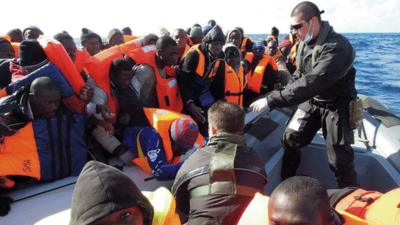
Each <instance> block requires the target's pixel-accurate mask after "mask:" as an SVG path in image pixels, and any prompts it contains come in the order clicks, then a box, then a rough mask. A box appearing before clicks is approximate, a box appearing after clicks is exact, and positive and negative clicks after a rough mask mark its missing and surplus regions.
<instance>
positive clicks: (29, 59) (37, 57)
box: [19, 40, 47, 66]
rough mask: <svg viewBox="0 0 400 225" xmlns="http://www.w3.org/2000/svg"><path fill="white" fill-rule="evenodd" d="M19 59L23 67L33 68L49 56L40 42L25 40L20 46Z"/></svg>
mask: <svg viewBox="0 0 400 225" xmlns="http://www.w3.org/2000/svg"><path fill="white" fill-rule="evenodd" d="M19 58H20V61H19V62H20V64H21V66H32V65H36V64H38V63H41V62H43V61H44V60H46V59H47V56H46V53H45V52H44V50H43V48H42V46H40V44H39V42H38V41H36V40H25V41H22V42H21V44H20V46H19Z"/></svg>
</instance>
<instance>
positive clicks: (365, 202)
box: [335, 189, 383, 218]
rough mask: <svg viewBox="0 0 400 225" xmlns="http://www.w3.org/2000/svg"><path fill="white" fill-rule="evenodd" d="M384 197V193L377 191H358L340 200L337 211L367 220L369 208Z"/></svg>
mask: <svg viewBox="0 0 400 225" xmlns="http://www.w3.org/2000/svg"><path fill="white" fill-rule="evenodd" d="M382 195H383V194H382V193H380V192H377V191H366V190H363V189H357V190H355V191H353V192H351V193H350V194H348V195H347V196H346V197H344V198H343V199H342V200H340V201H339V202H338V203H337V204H336V207H335V209H337V210H341V211H346V212H348V213H351V214H353V215H355V216H358V217H360V218H365V213H366V209H367V207H368V206H369V205H371V204H372V203H373V202H374V201H375V200H377V199H378V198H380V197H381V196H382Z"/></svg>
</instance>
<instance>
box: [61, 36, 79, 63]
mask: <svg viewBox="0 0 400 225" xmlns="http://www.w3.org/2000/svg"><path fill="white" fill-rule="evenodd" d="M62 45H63V46H64V48H65V51H67V53H68V55H69V57H70V58H71V59H72V61H75V56H76V55H75V54H76V53H75V52H76V45H75V42H74V41H73V40H63V41H62Z"/></svg>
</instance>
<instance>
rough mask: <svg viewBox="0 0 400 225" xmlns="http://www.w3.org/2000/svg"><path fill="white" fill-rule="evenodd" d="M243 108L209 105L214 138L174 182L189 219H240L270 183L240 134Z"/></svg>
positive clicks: (201, 221)
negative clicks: (254, 198) (243, 212)
mask: <svg viewBox="0 0 400 225" xmlns="http://www.w3.org/2000/svg"><path fill="white" fill-rule="evenodd" d="M244 116H245V113H244V111H243V109H242V108H241V107H240V106H238V105H236V104H233V103H229V102H222V101H218V102H216V103H215V104H214V105H212V106H211V107H210V109H209V110H208V123H209V134H210V136H211V137H210V140H209V142H208V144H207V146H206V147H204V148H201V149H200V150H198V151H196V152H194V153H193V154H192V155H191V156H190V157H189V158H188V159H187V160H186V161H185V162H184V164H183V165H182V167H181V169H180V170H179V171H178V174H177V176H176V178H175V181H174V184H173V186H172V192H173V194H174V195H175V197H176V201H177V204H176V206H177V209H178V210H180V211H181V212H182V213H184V214H186V215H187V216H188V217H189V220H188V223H187V224H188V225H191V224H222V225H228V224H236V223H237V222H238V220H239V218H240V214H241V212H242V211H243V210H244V208H245V207H246V206H247V204H248V203H249V202H250V201H251V198H252V197H253V196H254V194H255V193H256V192H263V190H264V185H265V183H266V174H265V171H264V164H263V162H262V161H261V159H260V158H259V157H258V156H257V154H256V153H255V152H254V151H252V150H250V149H249V148H248V147H247V146H246V143H245V140H244V138H243V136H242V134H243V128H244Z"/></svg>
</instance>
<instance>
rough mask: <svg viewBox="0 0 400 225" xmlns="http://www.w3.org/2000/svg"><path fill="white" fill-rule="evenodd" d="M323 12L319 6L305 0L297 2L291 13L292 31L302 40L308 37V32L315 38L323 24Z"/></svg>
mask: <svg viewBox="0 0 400 225" xmlns="http://www.w3.org/2000/svg"><path fill="white" fill-rule="evenodd" d="M321 13H323V11H320V10H319V8H318V6H317V5H315V4H314V3H312V2H309V1H304V2H300V3H299V4H297V5H296V6H295V7H294V9H293V10H292V13H291V15H290V16H291V32H292V33H293V34H295V35H296V36H297V37H298V38H299V39H300V40H302V41H304V40H305V39H306V35H307V33H308V34H309V35H311V37H313V38H315V37H317V36H318V34H319V30H320V26H321Z"/></svg>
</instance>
